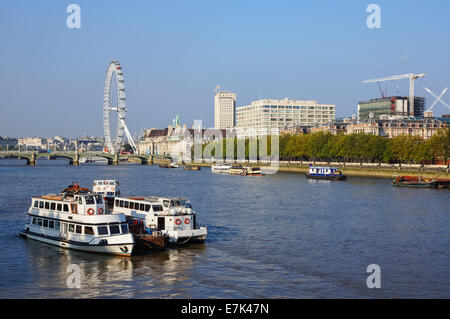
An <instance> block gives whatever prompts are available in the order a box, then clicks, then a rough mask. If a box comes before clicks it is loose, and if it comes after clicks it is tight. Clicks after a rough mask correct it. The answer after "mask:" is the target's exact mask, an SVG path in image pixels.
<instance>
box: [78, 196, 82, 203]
mask: <svg viewBox="0 0 450 319" xmlns="http://www.w3.org/2000/svg"><path fill="white" fill-rule="evenodd" d="M78 204H80V205H82V204H83V201H82V200H81V197H78Z"/></svg>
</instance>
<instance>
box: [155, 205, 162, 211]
mask: <svg viewBox="0 0 450 319" xmlns="http://www.w3.org/2000/svg"><path fill="white" fill-rule="evenodd" d="M153 211H154V212H162V211H163V207H162V206H161V205H153Z"/></svg>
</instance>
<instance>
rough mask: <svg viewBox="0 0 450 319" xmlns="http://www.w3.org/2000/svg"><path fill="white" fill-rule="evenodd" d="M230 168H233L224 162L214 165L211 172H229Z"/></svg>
mask: <svg viewBox="0 0 450 319" xmlns="http://www.w3.org/2000/svg"><path fill="white" fill-rule="evenodd" d="M230 168H231V166H230V165H224V164H217V165H212V166H211V172H212V173H218V174H229V173H230Z"/></svg>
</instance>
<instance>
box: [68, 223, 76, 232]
mask: <svg viewBox="0 0 450 319" xmlns="http://www.w3.org/2000/svg"><path fill="white" fill-rule="evenodd" d="M74 230H75V225H74V224H69V232H70V233H73V232H74Z"/></svg>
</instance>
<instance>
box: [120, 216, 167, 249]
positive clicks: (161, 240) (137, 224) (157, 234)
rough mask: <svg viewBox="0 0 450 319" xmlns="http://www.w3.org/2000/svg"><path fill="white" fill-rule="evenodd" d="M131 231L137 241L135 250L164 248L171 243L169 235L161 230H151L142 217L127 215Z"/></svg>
mask: <svg viewBox="0 0 450 319" xmlns="http://www.w3.org/2000/svg"><path fill="white" fill-rule="evenodd" d="M127 221H128V223H129V229H130V233H132V234H133V237H134V241H135V251H141V252H143V251H148V250H164V249H166V248H167V244H168V243H169V236H167V235H166V234H163V233H162V232H161V231H155V230H151V229H150V228H148V227H145V225H144V222H143V221H142V220H141V219H134V218H131V217H127Z"/></svg>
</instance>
